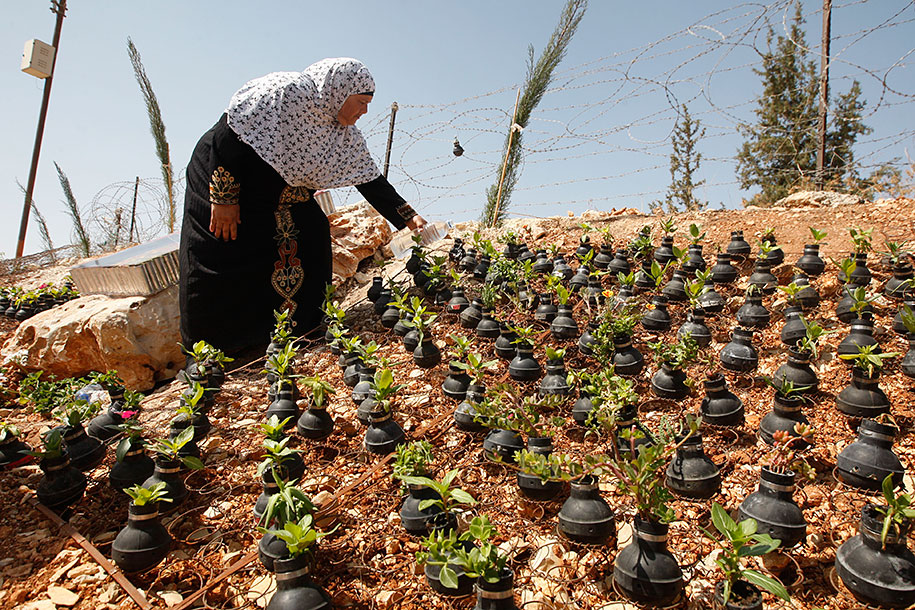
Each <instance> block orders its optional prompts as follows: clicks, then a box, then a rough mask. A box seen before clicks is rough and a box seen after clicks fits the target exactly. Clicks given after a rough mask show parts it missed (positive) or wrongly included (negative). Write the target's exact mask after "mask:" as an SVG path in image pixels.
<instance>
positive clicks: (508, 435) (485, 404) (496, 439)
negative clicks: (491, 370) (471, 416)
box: [475, 383, 565, 462]
mask: <svg viewBox="0 0 915 610" xmlns="http://www.w3.org/2000/svg"><path fill="white" fill-rule="evenodd" d="M563 402H564V397H563V396H561V395H557V394H551V395H545V396H527V397H523V396H522V395H521V392H520V390H519V389H518V388H516V387H515V386H514V385H511V384H507V383H503V384H499V385H497V386H494V387H492V388H490V389H489V390H487V392H486V397H485V398H484V400H483V401H481V402H480V403H479V404H478V405H477V407H476V411H477V416H476V418H475V419H476V421H477V422H478V423H480V424H482V425H483V426H486V427H487V428H490V430H491V432H490V433H489V434H488V435H487V436H486V438H485V439H484V440H483V453H484V455H486V457H488V458H490V459H493V460H496V461H506V462H514V460H515V453H516V452H517V451H519V450H520V449H522V448H524V436H527V437H528V438H547V437H550V436H552V434H551V429H552V428H558V427H561V426H562V425H563V424H564V423H565V420H564V419H563V418H562V417H558V416H551V415H550V414H549V411H555V409H556V408H557V407H558V406H559V405H561V404H562V403H563Z"/></svg>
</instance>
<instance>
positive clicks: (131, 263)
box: [70, 233, 179, 297]
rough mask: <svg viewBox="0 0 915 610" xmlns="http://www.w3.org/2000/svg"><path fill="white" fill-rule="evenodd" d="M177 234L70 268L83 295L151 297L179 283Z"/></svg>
mask: <svg viewBox="0 0 915 610" xmlns="http://www.w3.org/2000/svg"><path fill="white" fill-rule="evenodd" d="M178 244H179V235H178V233H171V234H169V235H166V236H165V237H160V238H158V239H154V240H152V241H150V242H147V243H145V244H140V245H138V246H133V247H131V248H127V249H125V250H121V251H120V252H116V253H114V254H109V255H108V256H103V257H101V258H99V259H96V260H92V261H87V262H85V263H81V264H79V265H77V266H75V267H73V268H71V269H70V275H71V276H72V277H73V282H74V283H75V284H76V287H77V288H78V289H79V291H80V293H81V294H104V295H108V296H119V297H124V296H148V295H151V294H155V293H157V292H159V291H161V290H165V289H166V288H168V287H169V286H172V285H174V284H177V283H178Z"/></svg>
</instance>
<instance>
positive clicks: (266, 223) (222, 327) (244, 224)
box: [179, 115, 416, 353]
mask: <svg viewBox="0 0 915 610" xmlns="http://www.w3.org/2000/svg"><path fill="white" fill-rule="evenodd" d="M356 188H357V189H359V192H360V193H361V194H362V196H363V197H365V198H366V200H367V201H368V202H369V203H370V204H371V205H372V206H373V207H374V208H375V209H376V210H378V212H379V213H380V214H381V215H382V216H384V217H385V218H386V219H387V220H388V221H389V222H391V224H393V225H394V226H395V227H397V228H398V229H402V228H403V227H405V226H406V224H405V221H407V220H409V219H410V218H412V217H413V216H414V215H415V214H416V213H415V212H414V211H413V209H412V208H411V207H410V206H409V205H408V204H407V203H406V202H405V201H404V200H403V198H402V197H400V195H398V194H397V192H396V191H395V190H394V188H393V187H392V186H391V185H390V183H389V182H388V181H387V180H386V179H385V178H384V177H383V176H379V177H378V178H376V179H374V180H372V181H370V182H367V183H365V184H361V185H358V186H357V187H356ZM312 195H313V192H312V191H311V190H309V189H307V188H305V187H291V186H289V185H288V184H286V182H285V181H284V180H283V178H282V177H281V176H280V174H279V173H277V171H276V170H275V169H274V168H273V167H271V166H270V165H269V164H268V163H266V162H265V161H263V160H262V159H261V158H260V157H259V156H258V155H257V153H256V152H255V151H254V149H252V148H251V147H250V146H249V145H247V144H245V143H244V142H242V141H241V140H240V139H239V138H238V136H237V135H236V134H235V132H233V131H232V129H231V128H230V127H229V126H228V124H227V121H226V116H225V115H223V116H222V118H221V119H220V120H219V121H218V122H217V123H216V125H214V126H213V128H212V129H210V130H209V131H208V132H207V133H205V134H204V135H203V137H202V138H201V139H200V141H199V142H198V143H197V147H196V148H195V149H194V154H193V156H192V157H191V162H190V164H189V165H188V168H187V187H186V194H185V201H184V222H183V225H182V228H181V247H180V252H179V262H180V269H181V280H180V296H179V299H180V309H181V339H182V341H183V342H184V344H185V345H192V344H193V343H195V342H196V341H199V340H205V341H207V342H208V343H210V344H212V345H214V346H215V347H216V348H218V349H222V350H224V351H225V352H226V353H234V352H238V351H240V350H242V349H244V348H246V347H251V346H259V345H266V343H267V342H268V340H269V333H270V329H271V328H272V327H273V324H274V319H273V311H274V310H280V309H288V310H289V311H290V312H292V319H293V321H294V323H295V328H294V330H293V332H294V333H295V334H296V335H305V334H307V333H308V332H309V331H311V330H313V329H315V328H316V327H317V326H318V325H319V324H320V321H321V311H320V306H321V303H322V301H323V298H324V286H325V285H326V284H327V283H328V282H330V281H331V270H332V257H331V246H330V226H329V223H328V220H327V217H326V216H325V215H324V213H323V212H322V211H321V208H320V207H319V206H318V204H317V202H316V201H315V200H314V198H313V196H312ZM211 203H217V204H234V203H237V204H238V205H239V206H240V212H241V224H239V225H238V238H237V239H235V240H231V241H223V240H221V239H217V238H216V237H215V236H214V235H213V234H212V233H211V232H210V230H209V224H210V204H211Z"/></svg>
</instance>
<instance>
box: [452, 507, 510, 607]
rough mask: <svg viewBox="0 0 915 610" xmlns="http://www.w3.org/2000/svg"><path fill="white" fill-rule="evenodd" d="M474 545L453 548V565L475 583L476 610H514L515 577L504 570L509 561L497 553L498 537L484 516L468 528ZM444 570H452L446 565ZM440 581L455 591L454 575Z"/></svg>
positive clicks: (477, 518) (506, 569) (455, 580)
mask: <svg viewBox="0 0 915 610" xmlns="http://www.w3.org/2000/svg"><path fill="white" fill-rule="evenodd" d="M467 534H469V537H470V540H472V541H473V543H474V544H471V545H461V544H455V545H454V547H453V561H454V563H455V564H456V565H458V566H459V567H460V568H461V570H462V571H463V573H464V576H466V577H468V578H475V579H476V591H477V604H476V606H475V610H483V609H485V610H516V609H517V606H516V605H515V600H514V594H513V592H514V582H513V581H514V574H513V572H512V571H511V569H509V568H508V567H507V566H506V563H507V562H508V557H506V556H505V555H503V554H501V553H500V552H499V548H498V547H497V546H496V545H495V544H494V543H493V541H492V539H493V538H495V537H496V536H498V532H496V530H495V528H494V527H493V526H492V524H491V523H490V522H489V518H488V517H486V515H479V516H476V517H474V518H473V520H472V521H471V522H470V525H469V526H468V528H467ZM442 569H443V570H451V568H449V567H448V564H447V563H446V564H445V565H443V566H442ZM454 576H455V578H453V579H452V578H451V575H448V576H447V577H443V579H442V582H443V583H445V582H446V581H447V583H448V585H452V584H453V585H454V588H457V587H458V579H457V578H456V576H457V574H456V573H455V574H454Z"/></svg>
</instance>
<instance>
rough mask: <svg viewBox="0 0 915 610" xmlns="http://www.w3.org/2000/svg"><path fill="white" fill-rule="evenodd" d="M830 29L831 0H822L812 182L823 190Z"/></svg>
mask: <svg viewBox="0 0 915 610" xmlns="http://www.w3.org/2000/svg"><path fill="white" fill-rule="evenodd" d="M831 29H832V0H823V46H822V49H821V52H822V55H821V57H820V108H819V110H818V112H817V170H816V175H815V176H814V184H816V187H817V189H819V190H823V184H824V182H825V179H826V113H827V102H828V101H829V99H828V98H829V43H830V38H831V35H830V33H831V32H830V31H831Z"/></svg>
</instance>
